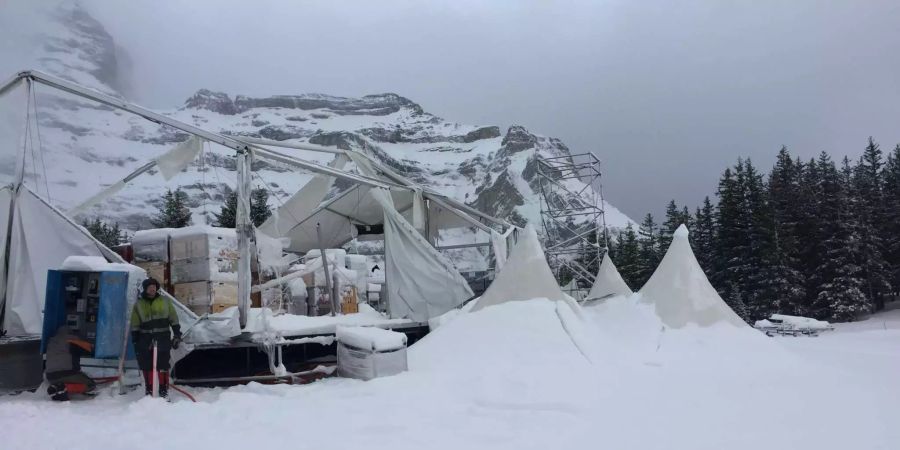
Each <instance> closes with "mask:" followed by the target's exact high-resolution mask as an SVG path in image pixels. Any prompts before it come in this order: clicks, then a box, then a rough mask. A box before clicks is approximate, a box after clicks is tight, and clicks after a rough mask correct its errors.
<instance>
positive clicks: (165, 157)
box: [156, 136, 203, 181]
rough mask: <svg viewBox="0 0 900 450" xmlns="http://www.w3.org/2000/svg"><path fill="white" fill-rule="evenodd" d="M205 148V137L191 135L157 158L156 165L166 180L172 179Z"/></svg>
mask: <svg viewBox="0 0 900 450" xmlns="http://www.w3.org/2000/svg"><path fill="white" fill-rule="evenodd" d="M202 149H203V139H200V138H199V137H197V136H191V138H190V139H188V140H186V141H184V142H181V143H179V144H178V145H176V146H175V147H173V148H172V149H171V150H169V151H167V152H165V153H163V154H162V155H161V156H160V157H158V158H156V167H158V168H159V173H160V174H162V176H163V178H165V179H166V181H169V180H171V179H172V178H174V177H175V175H178V173H179V172H181V171H182V170H184V168H185V167H187V166H188V164H190V163H191V162H193V161H194V160H195V159H197V155H199V154H200V151H201V150H202Z"/></svg>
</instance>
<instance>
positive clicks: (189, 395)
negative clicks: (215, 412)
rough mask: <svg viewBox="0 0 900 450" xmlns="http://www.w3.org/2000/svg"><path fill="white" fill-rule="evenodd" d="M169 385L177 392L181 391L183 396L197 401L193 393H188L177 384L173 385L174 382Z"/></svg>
mask: <svg viewBox="0 0 900 450" xmlns="http://www.w3.org/2000/svg"><path fill="white" fill-rule="evenodd" d="M169 387H171V388H172V389H175V390H176V391H178V392H181V393H182V394H184V396H185V397H187V398H189V399H191V401H192V402H194V403H197V399H195V398H194V396H193V395H191V394H188V393H187V392H186V391H183V390H181V389H180V388H179V387H178V386H175V385H174V384H170V385H169Z"/></svg>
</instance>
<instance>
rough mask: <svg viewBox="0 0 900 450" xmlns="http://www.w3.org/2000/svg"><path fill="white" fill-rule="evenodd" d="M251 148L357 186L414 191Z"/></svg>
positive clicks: (263, 155) (262, 155) (259, 154)
mask: <svg viewBox="0 0 900 450" xmlns="http://www.w3.org/2000/svg"><path fill="white" fill-rule="evenodd" d="M248 145H250V147H251V151H252V152H253V156H255V157H258V158H262V159H268V160H270V161H275V162H278V163H282V164H287V165H291V166H294V167H298V168H301V169H305V170H309V171H311V172H316V173H319V174H322V175H330V176H333V177H335V178H340V179H342V180H345V181H350V182H353V183H356V184H362V185H364V186H368V187H375V188H382V189H388V190H391V189H393V190H398V189H401V190H407V191H412V190H413V189H411V188H409V187H406V186H401V185H399V184H393V183H386V182H384V181H380V180H376V179H374V178H370V177H367V176H363V175H356V174H351V173H350V172H344V171H342V170H337V169H334V168H332V167H328V166H323V165H321V164H318V163H313V162H309V161H304V160H302V159H299V158H296V157H294V156H291V155H285V154H284V153H280V152H277V151H274V150H270V149H267V148H262V147H259V146H257V145H253V144H248Z"/></svg>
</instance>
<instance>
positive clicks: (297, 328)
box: [222, 304, 413, 336]
mask: <svg viewBox="0 0 900 450" xmlns="http://www.w3.org/2000/svg"><path fill="white" fill-rule="evenodd" d="M232 309H234V310H236V309H237V307H234V308H229V309H226V310H225V311H223V312H222V313H223V314H224V313H228V312H229V311H231V310H232ZM266 311H269V310H268V309H266V308H251V309H250V313H249V314H248V318H247V327H246V328H245V329H244V331H249V332H251V333H264V332H268V331H275V332H279V333H281V334H282V335H285V336H289V335H299V334H325V333H334V332H335V331H336V329H337V327H338V326H341V325H343V326H358V327H363V326H375V327H383V328H390V327H392V326H399V325H409V324H412V323H413V322H412V321H410V320H408V319H391V318H388V317H385V316H384V315H383V314H381V313H380V312H378V311H376V310H375V309H373V308H372V307H371V306H369V305H367V304H360V305H359V312H358V313H354V314H343V315H336V316H318V317H309V316H300V315H294V314H282V315H278V316H271V317H267V318H263V317H262V316H263V315H264V314H266ZM264 319H267V320H268V327H266V325H265V320H264Z"/></svg>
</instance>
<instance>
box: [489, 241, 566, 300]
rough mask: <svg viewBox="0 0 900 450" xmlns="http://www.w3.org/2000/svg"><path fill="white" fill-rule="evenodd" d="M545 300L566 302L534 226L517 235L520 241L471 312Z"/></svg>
mask: <svg viewBox="0 0 900 450" xmlns="http://www.w3.org/2000/svg"><path fill="white" fill-rule="evenodd" d="M533 298H548V299H550V300H566V296H565V295H564V294H563V292H562V290H560V288H559V284H557V282H556V278H555V277H554V276H553V271H551V270H550V266H548V265H547V259H546V257H545V256H544V251H543V250H542V249H541V243H540V241H538V237H537V232H536V231H535V230H534V227H532V226H531V225H528V226H526V227H525V229H524V230H523V232H522V233H520V235H519V241H518V243H516V246H515V247H513V249H512V251H511V252H510V253H509V258H508V259H507V260H506V264H505V265H504V266H503V270H501V271H500V273H498V274H497V277H496V278H494V282H493V283H491V285H490V286H488V288H487V290H486V291H485V292H484V294H483V295H482V296H481V298H479V299H478V303H477V304H475V306H473V307H472V311H473V312H474V311H478V310H479V309H482V308H485V307H488V306H492V305H498V304H500V303H505V302H511V301H521V300H531V299H533Z"/></svg>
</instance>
